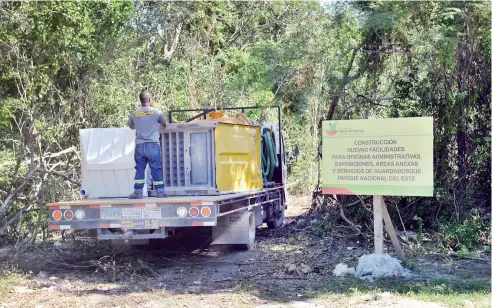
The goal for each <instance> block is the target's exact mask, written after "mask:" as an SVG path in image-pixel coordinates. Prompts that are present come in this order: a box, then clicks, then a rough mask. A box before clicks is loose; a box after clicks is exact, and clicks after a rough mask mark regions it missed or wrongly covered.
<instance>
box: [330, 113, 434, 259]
mask: <svg viewBox="0 0 492 308" xmlns="http://www.w3.org/2000/svg"><path fill="white" fill-rule="evenodd" d="M322 176H323V182H322V188H323V193H324V194H333V195H373V212H374V250H375V253H383V252H384V248H383V242H384V233H383V221H384V225H385V226H386V232H387V233H388V235H389V237H390V239H391V242H392V244H393V246H394V248H395V251H396V254H397V256H398V258H400V259H402V260H403V259H404V258H405V256H404V254H403V250H402V248H401V245H400V242H399V241H398V237H397V235H396V232H395V228H394V227H393V223H392V222H391V218H390V216H389V213H388V209H387V208H386V204H385V203H384V197H383V196H424V197H427V196H428V197H431V196H433V193H434V172H433V119H432V118H431V117H422V118H397V119H370V120H348V121H325V122H323V162H322Z"/></svg>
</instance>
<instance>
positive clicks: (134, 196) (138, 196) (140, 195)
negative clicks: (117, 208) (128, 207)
mask: <svg viewBox="0 0 492 308" xmlns="http://www.w3.org/2000/svg"><path fill="white" fill-rule="evenodd" d="M128 199H143V193H141V192H134V193H133V194H131V195H129V196H128Z"/></svg>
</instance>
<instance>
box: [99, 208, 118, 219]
mask: <svg viewBox="0 0 492 308" xmlns="http://www.w3.org/2000/svg"><path fill="white" fill-rule="evenodd" d="M101 219H106V220H120V219H121V209H114V208H101Z"/></svg>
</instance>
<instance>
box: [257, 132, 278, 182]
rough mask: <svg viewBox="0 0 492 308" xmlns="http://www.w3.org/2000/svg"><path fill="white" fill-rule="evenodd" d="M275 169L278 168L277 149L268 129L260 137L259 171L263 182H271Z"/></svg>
mask: <svg viewBox="0 0 492 308" xmlns="http://www.w3.org/2000/svg"><path fill="white" fill-rule="evenodd" d="M275 167H278V157H277V147H276V146H275V139H273V138H272V134H271V132H270V130H269V129H268V130H266V132H265V133H264V134H263V135H261V169H262V171H263V180H264V182H270V181H272V179H273V171H274V170H275Z"/></svg>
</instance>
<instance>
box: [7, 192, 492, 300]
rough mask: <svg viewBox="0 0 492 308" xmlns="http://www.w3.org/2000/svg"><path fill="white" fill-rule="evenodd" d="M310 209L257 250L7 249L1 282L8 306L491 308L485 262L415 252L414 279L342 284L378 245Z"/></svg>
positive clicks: (302, 207)
mask: <svg viewBox="0 0 492 308" xmlns="http://www.w3.org/2000/svg"><path fill="white" fill-rule="evenodd" d="M309 206H310V200H309V198H294V199H293V200H291V202H290V206H289V209H288V212H287V215H286V216H287V217H286V221H285V224H284V226H283V227H282V228H280V229H278V230H268V229H260V230H258V232H257V239H256V247H255V249H254V250H252V251H247V252H241V251H235V250H232V249H224V248H217V247H215V248H214V247H212V248H206V249H201V247H202V246H203V243H204V239H200V238H180V239H174V240H168V241H167V243H166V246H165V247H164V248H161V249H158V250H156V249H149V248H147V249H139V250H115V249H114V248H112V247H111V246H110V245H107V244H106V243H105V242H97V241H94V240H93V239H84V238H79V239H78V240H77V241H75V242H74V241H66V242H63V243H61V245H60V244H57V245H53V243H49V244H45V245H39V246H36V247H31V248H29V249H28V250H25V251H23V252H15V251H13V250H12V249H11V248H8V247H7V248H2V249H0V266H1V267H0V268H1V269H2V271H3V276H4V280H5V281H7V280H8V281H11V280H9V279H10V278H9V279H7V278H5V277H7V276H8V275H14V276H15V277H16V278H15V279H13V280H12V281H14V282H12V283H10V284H7V285H5V284H4V285H3V286H2V285H0V288H2V287H3V288H4V290H3V291H1V290H0V307H67V306H73V307H265V308H266V307H270V308H272V307H447V306H458V307H482V306H483V307H488V304H489V303H490V302H489V296H490V288H489V286H490V278H491V271H490V262H488V261H487V259H483V258H477V259H465V260H458V259H457V258H454V257H450V256H445V255H440V254H427V255H423V254H413V253H412V252H411V251H407V253H408V254H409V255H410V258H409V260H408V261H407V262H405V263H404V265H406V266H407V267H408V268H409V269H410V270H411V272H412V275H411V277H410V278H405V279H385V280H381V281H377V282H374V283H369V282H364V281H360V280H358V279H356V278H354V277H335V276H334V275H333V274H332V271H333V269H334V267H335V266H336V265H337V264H338V263H341V262H343V263H346V264H348V265H350V266H355V265H356V264H357V260H358V258H359V257H360V256H362V255H364V254H369V253H371V245H370V240H369V239H364V238H361V237H355V238H354V237H353V236H349V235H344V234H343V232H342V233H339V234H337V235H333V234H329V235H326V234H321V233H320V232H318V231H317V230H318V229H319V228H318V227H319V225H320V223H321V222H319V221H317V219H316V218H310V217H309V216H306V215H305V213H306V212H307V211H308V210H309ZM301 215H302V216H301ZM387 246H389V245H387ZM390 254H392V252H391V250H390ZM482 259H483V260H482ZM477 294H478V295H477ZM448 295H449V296H450V298H451V300H448V298H446V296H448Z"/></svg>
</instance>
